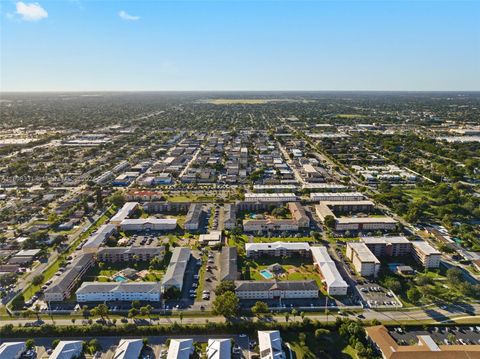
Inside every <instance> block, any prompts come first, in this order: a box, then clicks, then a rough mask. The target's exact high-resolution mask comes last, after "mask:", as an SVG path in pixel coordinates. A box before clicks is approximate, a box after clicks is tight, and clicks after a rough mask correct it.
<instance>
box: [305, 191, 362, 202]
mask: <svg viewBox="0 0 480 359" xmlns="http://www.w3.org/2000/svg"><path fill="white" fill-rule="evenodd" d="M364 199H365V196H364V195H363V194H362V193H360V192H324V193H310V200H312V201H314V202H319V201H363V200H364Z"/></svg>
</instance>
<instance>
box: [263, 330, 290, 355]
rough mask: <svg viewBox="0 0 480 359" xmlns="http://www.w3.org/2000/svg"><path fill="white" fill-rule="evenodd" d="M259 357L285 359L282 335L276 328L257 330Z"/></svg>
mask: <svg viewBox="0 0 480 359" xmlns="http://www.w3.org/2000/svg"><path fill="white" fill-rule="evenodd" d="M258 347H259V350H260V359H285V358H286V355H285V353H284V351H283V349H282V337H281V336H280V332H279V331H278V330H270V331H260V330H259V331H258Z"/></svg>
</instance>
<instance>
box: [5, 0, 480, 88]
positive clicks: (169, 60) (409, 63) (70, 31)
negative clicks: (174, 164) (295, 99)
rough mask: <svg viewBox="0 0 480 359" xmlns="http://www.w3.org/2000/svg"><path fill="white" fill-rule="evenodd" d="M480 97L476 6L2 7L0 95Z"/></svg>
mask: <svg viewBox="0 0 480 359" xmlns="http://www.w3.org/2000/svg"><path fill="white" fill-rule="evenodd" d="M102 90H103V91H111V90H114V91H162V90H174V91H191V90H195V91H201V90H231V91H235V90H258V91H270V90H272V91H273V90H280V91H285V90H298V91H302V90H306V91H315V90H386V91H402V90H406V91H431V90H433V91H449V90H456V91H476V90H480V0H470V1H443V0H438V1H434V0H430V1H408V0H402V1H394V0H386V1H380V0H377V1H360V0H357V1H341V0H330V1H312V0H311V1H300V0H296V1H282V0H270V1H241V0H230V1H229V0H217V1H201V0H197V1H182V0H176V1H162V0H157V1H156V0H149V1H142V0H136V1H122V0H101V1H94V0H56V1H47V0H33V1H31V0H23V1H16V0H0V91H102Z"/></svg>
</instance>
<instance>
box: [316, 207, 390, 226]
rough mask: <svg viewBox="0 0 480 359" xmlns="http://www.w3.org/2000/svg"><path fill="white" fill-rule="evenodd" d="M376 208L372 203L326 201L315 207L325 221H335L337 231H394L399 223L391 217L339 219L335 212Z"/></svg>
mask: <svg viewBox="0 0 480 359" xmlns="http://www.w3.org/2000/svg"><path fill="white" fill-rule="evenodd" d="M373 208H374V204H373V202H371V201H324V202H320V204H318V205H316V206H315V212H316V214H317V216H318V217H319V218H320V219H321V220H322V221H324V220H325V218H326V217H327V216H331V217H333V218H334V219H335V230H336V231H375V230H393V229H395V228H396V225H397V221H395V220H394V219H393V218H390V217H337V216H336V215H335V213H334V211H335V212H337V213H338V212H350V211H353V212H356V211H366V212H369V211H371V210H372V209H373Z"/></svg>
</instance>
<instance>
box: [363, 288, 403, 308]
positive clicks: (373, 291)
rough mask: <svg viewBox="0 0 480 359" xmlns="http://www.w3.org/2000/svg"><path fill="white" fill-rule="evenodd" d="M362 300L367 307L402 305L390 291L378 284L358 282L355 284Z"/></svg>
mask: <svg viewBox="0 0 480 359" xmlns="http://www.w3.org/2000/svg"><path fill="white" fill-rule="evenodd" d="M356 288H357V291H358V294H359V295H360V297H361V298H362V301H363V302H364V303H365V305H366V306H367V307H369V308H394V307H402V303H401V302H400V301H399V300H398V299H397V298H396V297H395V295H394V294H393V292H392V291H390V290H388V289H385V288H383V287H380V286H379V285H378V284H375V283H370V284H359V285H357V286H356Z"/></svg>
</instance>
